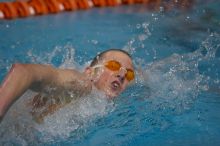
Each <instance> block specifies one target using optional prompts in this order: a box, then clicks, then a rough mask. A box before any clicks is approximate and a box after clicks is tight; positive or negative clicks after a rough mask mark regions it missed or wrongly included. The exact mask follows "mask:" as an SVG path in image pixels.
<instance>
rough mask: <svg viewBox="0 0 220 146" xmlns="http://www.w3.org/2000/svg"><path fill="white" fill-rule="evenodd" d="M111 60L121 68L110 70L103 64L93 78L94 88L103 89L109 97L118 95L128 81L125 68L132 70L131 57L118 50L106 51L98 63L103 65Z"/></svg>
mask: <svg viewBox="0 0 220 146" xmlns="http://www.w3.org/2000/svg"><path fill="white" fill-rule="evenodd" d="M112 60H114V61H117V62H119V63H120V65H121V69H119V70H116V71H112V70H110V69H108V68H107V67H105V66H103V67H102V68H99V69H98V71H97V73H96V76H95V77H96V79H95V80H94V85H95V86H96V88H98V89H99V90H101V91H104V92H105V93H106V95H107V96H108V97H110V98H113V97H116V96H118V95H119V94H120V93H121V92H122V91H124V90H125V89H126V87H127V86H128V84H129V83H130V82H129V81H128V79H127V78H126V73H127V70H126V69H131V70H134V68H133V64H132V60H131V58H130V57H129V56H127V55H126V54H124V53H122V52H120V51H110V52H107V53H106V54H105V55H104V57H103V59H102V61H101V62H100V63H99V64H101V65H105V64H106V62H108V61H112Z"/></svg>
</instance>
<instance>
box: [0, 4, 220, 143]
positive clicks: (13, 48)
mask: <svg viewBox="0 0 220 146" xmlns="http://www.w3.org/2000/svg"><path fill="white" fill-rule="evenodd" d="M219 5H220V2H219V1H218V0H209V1H208V0H207V1H204V0H203V1H202V0H200V1H199V0H197V1H195V3H194V5H193V7H192V8H191V9H189V10H179V9H173V10H170V11H164V10H163V9H162V8H161V9H160V10H159V11H154V10H149V9H147V8H146V6H144V5H134V6H118V7H114V8H93V9H90V10H87V11H77V12H63V13H59V14H56V15H47V16H46V15H45V16H39V17H29V18H26V19H16V20H11V21H8V20H0V36H1V38H0V81H3V78H4V76H5V75H6V73H7V72H8V70H9V69H10V67H11V65H12V64H13V63H16V62H21V63H42V64H51V65H53V66H55V67H61V68H77V69H79V70H83V68H84V67H85V66H86V65H88V63H89V61H91V59H92V58H93V57H94V56H95V55H96V54H97V53H98V52H101V51H103V50H107V49H108V48H122V49H124V50H126V51H128V52H129V53H130V54H131V55H132V57H133V60H134V64H135V68H136V76H137V77H136V80H135V82H134V83H133V84H132V85H131V86H129V88H128V89H127V90H126V91H125V92H124V93H123V94H121V95H120V96H119V97H118V98H117V99H115V100H113V101H108V100H106V99H105V98H103V96H104V95H102V93H99V92H97V91H93V92H92V93H91V95H89V96H87V97H83V98H81V99H79V100H77V101H76V102H73V103H70V104H69V105H67V106H66V107H64V108H63V109H61V110H59V111H57V112H56V113H55V114H53V115H50V116H48V117H47V118H46V119H45V121H44V123H43V124H37V123H35V122H34V121H33V120H32V117H31V116H30V114H29V112H28V111H29V110H30V109H28V107H26V103H27V101H28V100H29V99H31V98H32V97H33V95H34V94H35V93H33V92H31V91H28V92H27V93H25V94H24V95H23V96H22V97H21V98H20V99H19V100H18V101H17V102H16V103H15V104H14V105H13V106H12V108H11V109H10V111H9V112H8V113H7V115H6V116H5V118H4V120H3V121H2V123H1V124H0V135H1V136H0V145H85V146H88V145H122V146H127V145H153V146H157V145H158V146H159V145H184V146H185V145H204V146H207V145H212V146H218V145H219V144H220V139H219V137H220V125H219V123H220V11H219V8H218V6H219Z"/></svg>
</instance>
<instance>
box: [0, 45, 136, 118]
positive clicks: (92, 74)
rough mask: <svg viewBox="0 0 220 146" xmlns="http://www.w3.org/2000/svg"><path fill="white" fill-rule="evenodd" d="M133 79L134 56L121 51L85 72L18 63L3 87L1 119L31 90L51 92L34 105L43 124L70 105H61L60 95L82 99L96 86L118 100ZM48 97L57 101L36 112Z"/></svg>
mask: <svg viewBox="0 0 220 146" xmlns="http://www.w3.org/2000/svg"><path fill="white" fill-rule="evenodd" d="M132 80H134V67H133V64H132V59H131V56H130V55H129V54H128V53H127V52H125V51H123V50H119V49H110V50H107V51H104V52H102V53H100V54H98V55H97V56H96V57H95V58H94V59H93V61H92V62H91V64H90V66H88V67H86V68H85V70H84V72H82V73H81V72H78V71H77V70H73V69H58V68H53V67H51V66H49V65H39V64H14V65H13V66H12V68H11V70H10V72H9V73H8V75H7V77H6V78H5V80H4V81H3V83H2V85H1V86H0V119H2V118H3V116H4V115H5V113H6V112H7V110H8V109H9V107H10V106H11V105H12V104H13V103H14V102H15V101H16V100H17V99H18V98H19V97H20V96H22V94H24V92H25V91H27V90H28V89H31V90H33V91H36V92H39V93H48V94H47V96H49V97H47V98H44V97H43V98H41V97H42V94H38V95H37V96H35V97H34V98H33V101H32V103H31V105H32V115H33V117H34V118H35V119H36V121H38V122H41V121H42V120H43V118H44V117H45V116H47V115H48V114H51V113H53V112H54V111H56V110H57V109H59V108H61V107H62V106H64V105H65V104H67V103H69V102H70V101H68V100H65V102H61V101H60V99H57V97H59V96H71V95H72V94H71V93H73V94H74V95H76V96H78V97H81V96H84V95H87V94H89V93H90V92H91V91H92V88H93V87H95V88H97V89H98V90H100V91H102V92H104V93H105V94H106V96H107V97H109V98H114V97H116V96H118V95H119V94H120V93H121V92H122V91H124V90H125V88H126V87H127V86H128V85H129V83H130V82H131V81H132ZM48 98H53V99H54V100H53V101H54V102H53V103H51V104H50V105H49V106H47V108H46V109H45V110H44V111H41V113H40V114H39V113H37V112H35V111H36V109H39V108H42V107H43V106H44V105H45V103H46V102H47V100H48ZM69 99H70V98H69Z"/></svg>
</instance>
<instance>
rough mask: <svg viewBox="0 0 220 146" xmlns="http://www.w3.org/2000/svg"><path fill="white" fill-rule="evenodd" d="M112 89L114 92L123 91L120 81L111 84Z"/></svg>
mask: <svg viewBox="0 0 220 146" xmlns="http://www.w3.org/2000/svg"><path fill="white" fill-rule="evenodd" d="M111 88H112V89H113V90H114V91H118V90H120V89H121V84H120V83H119V82H118V81H114V82H112V83H111Z"/></svg>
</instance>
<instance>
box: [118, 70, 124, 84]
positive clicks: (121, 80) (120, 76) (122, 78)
mask: <svg viewBox="0 0 220 146" xmlns="http://www.w3.org/2000/svg"><path fill="white" fill-rule="evenodd" d="M125 74H126V71H125V70H123V69H120V70H119V71H118V74H117V78H118V79H119V81H120V82H121V83H123V82H124V80H125Z"/></svg>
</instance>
